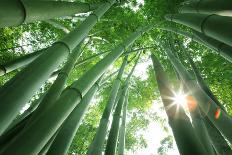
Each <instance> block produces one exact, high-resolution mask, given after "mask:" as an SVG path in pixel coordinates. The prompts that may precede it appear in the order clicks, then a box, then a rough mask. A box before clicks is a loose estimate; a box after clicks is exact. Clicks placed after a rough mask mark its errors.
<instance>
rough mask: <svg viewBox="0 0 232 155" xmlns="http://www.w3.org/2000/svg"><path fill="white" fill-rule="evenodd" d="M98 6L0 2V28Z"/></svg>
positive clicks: (53, 2)
mask: <svg viewBox="0 0 232 155" xmlns="http://www.w3.org/2000/svg"><path fill="white" fill-rule="evenodd" d="M100 5H101V4H88V3H81V2H64V1H60V2H55V1H46V2H45V1H31V0H11V1H2V2H1V5H0V19H1V20H0V27H1V28H2V27H6V26H18V25H21V24H23V23H31V22H35V21H42V20H48V19H52V18H57V17H62V16H69V15H73V14H76V13H85V12H89V11H92V10H94V9H96V8H97V7H98V6H100Z"/></svg>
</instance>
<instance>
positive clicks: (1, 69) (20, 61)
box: [0, 49, 45, 76]
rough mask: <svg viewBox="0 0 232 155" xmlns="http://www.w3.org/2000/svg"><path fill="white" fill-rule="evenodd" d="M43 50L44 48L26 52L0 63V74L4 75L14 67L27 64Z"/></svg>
mask: <svg viewBox="0 0 232 155" xmlns="http://www.w3.org/2000/svg"><path fill="white" fill-rule="evenodd" d="M44 50H45V49H42V50H39V51H36V52H33V53H30V54H27V55H25V56H21V57H19V58H16V59H15V60H12V61H10V62H7V63H5V64H2V65H0V76H2V75H5V74H6V73H9V72H11V71H13V70H15V69H18V68H21V67H24V66H26V65H28V64H29V63H31V62H32V61H33V60H35V59H36V58H37V57H38V56H39V55H40V54H41V53H42V52H43V51H44Z"/></svg>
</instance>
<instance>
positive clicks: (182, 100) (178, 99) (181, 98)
mask: <svg viewBox="0 0 232 155" xmlns="http://www.w3.org/2000/svg"><path fill="white" fill-rule="evenodd" d="M186 97H187V96H186V95H185V94H183V93H181V92H178V93H175V94H174V98H173V100H174V103H175V104H178V105H181V106H183V107H185V106H186V103H187V100H186Z"/></svg>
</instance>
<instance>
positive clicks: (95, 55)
mask: <svg viewBox="0 0 232 155" xmlns="http://www.w3.org/2000/svg"><path fill="white" fill-rule="evenodd" d="M155 47H156V46H148V47H143V48H138V49H132V50H131V51H128V52H125V53H123V54H122V55H121V57H122V56H125V55H127V54H130V53H133V52H137V51H140V50H146V49H150V48H155ZM111 51H112V50H107V51H104V52H100V53H97V54H94V55H92V56H90V57H88V58H85V59H83V60H80V61H78V62H77V63H76V64H75V67H78V66H80V65H83V64H85V63H87V62H89V61H90V60H92V59H94V58H96V57H97V56H101V55H104V54H107V53H110V52H111ZM59 72H60V70H56V71H54V72H53V73H52V75H51V77H54V76H57V75H58V73H59Z"/></svg>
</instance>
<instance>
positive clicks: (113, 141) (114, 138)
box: [105, 52, 141, 155]
mask: <svg viewBox="0 0 232 155" xmlns="http://www.w3.org/2000/svg"><path fill="white" fill-rule="evenodd" d="M140 55H141V52H140V54H139V55H138V58H137V60H136V61H135V64H134V66H133V68H132V69H131V71H130V73H129V75H128V76H127V79H126V82H125V84H124V86H123V88H122V94H121V95H120V99H119V101H118V102H117V103H115V104H116V108H115V112H114V115H113V121H112V123H111V128H110V132H109V136H108V140H107V144H106V149H105V154H110V155H115V154H116V149H117V142H118V135H119V127H120V122H121V113H122V108H123V105H124V103H125V96H126V95H127V93H128V92H127V91H128V88H129V84H130V78H131V76H132V74H133V72H134V70H135V67H136V65H137V63H138V60H139V58H140Z"/></svg>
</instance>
